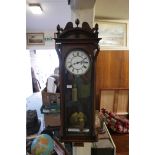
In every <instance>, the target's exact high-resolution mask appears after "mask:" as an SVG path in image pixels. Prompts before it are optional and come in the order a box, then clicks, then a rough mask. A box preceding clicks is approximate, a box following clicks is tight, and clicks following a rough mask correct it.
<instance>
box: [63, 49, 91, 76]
mask: <svg viewBox="0 0 155 155" xmlns="http://www.w3.org/2000/svg"><path fill="white" fill-rule="evenodd" d="M89 66H90V59H89V57H88V55H87V54H86V53H85V52H83V51H82V50H73V51H71V52H70V53H69V54H68V55H67V57H66V60H65V67H66V69H67V70H68V71H69V72H70V73H72V74H74V75H81V74H85V73H86V72H87V71H88V69H89Z"/></svg>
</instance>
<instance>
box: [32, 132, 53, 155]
mask: <svg viewBox="0 0 155 155" xmlns="http://www.w3.org/2000/svg"><path fill="white" fill-rule="evenodd" d="M53 148H54V143H53V139H52V138H51V137H50V136H49V135H47V134H41V135H39V136H38V137H36V138H35V139H34V140H33V141H32V145H31V154H32V155H50V153H51V152H52V150H53Z"/></svg>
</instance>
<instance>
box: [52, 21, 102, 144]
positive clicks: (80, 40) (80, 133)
mask: <svg viewBox="0 0 155 155" xmlns="http://www.w3.org/2000/svg"><path fill="white" fill-rule="evenodd" d="M75 24H76V27H73V23H72V22H68V23H67V24H66V26H65V28H64V29H63V28H61V27H60V26H59V25H58V26H57V33H56V35H55V48H56V51H57V54H58V57H59V74H60V93H61V135H60V136H61V141H63V142H92V141H96V140H97V135H96V130H95V64H96V63H95V62H96V58H97V55H98V52H99V46H98V42H99V40H100V38H98V25H97V24H96V25H95V27H94V28H90V26H89V24H88V23H87V22H83V23H82V27H79V26H78V25H79V20H78V19H77V20H76V22H75Z"/></svg>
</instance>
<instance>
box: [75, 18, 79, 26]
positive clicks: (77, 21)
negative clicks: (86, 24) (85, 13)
mask: <svg viewBox="0 0 155 155" xmlns="http://www.w3.org/2000/svg"><path fill="white" fill-rule="evenodd" d="M75 24H76V25H77V27H78V25H79V24H80V21H79V19H78V18H77V19H76V20H75Z"/></svg>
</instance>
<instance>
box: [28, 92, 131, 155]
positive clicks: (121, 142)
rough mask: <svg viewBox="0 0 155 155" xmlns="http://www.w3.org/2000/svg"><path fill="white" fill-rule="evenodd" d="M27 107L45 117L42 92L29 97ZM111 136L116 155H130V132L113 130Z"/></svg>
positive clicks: (39, 116) (41, 117)
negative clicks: (124, 132) (41, 110)
mask: <svg viewBox="0 0 155 155" xmlns="http://www.w3.org/2000/svg"><path fill="white" fill-rule="evenodd" d="M26 100H27V104H26V109H27V110H29V109H31V110H34V109H36V110H37V114H38V118H40V119H43V117H44V116H43V114H41V112H40V108H41V106H42V96H41V92H38V93H34V94H33V95H31V96H29V97H28V98H27V99H26ZM110 133H111V136H112V138H113V141H114V143H115V145H116V155H129V134H116V133H113V132H111V131H110Z"/></svg>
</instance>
